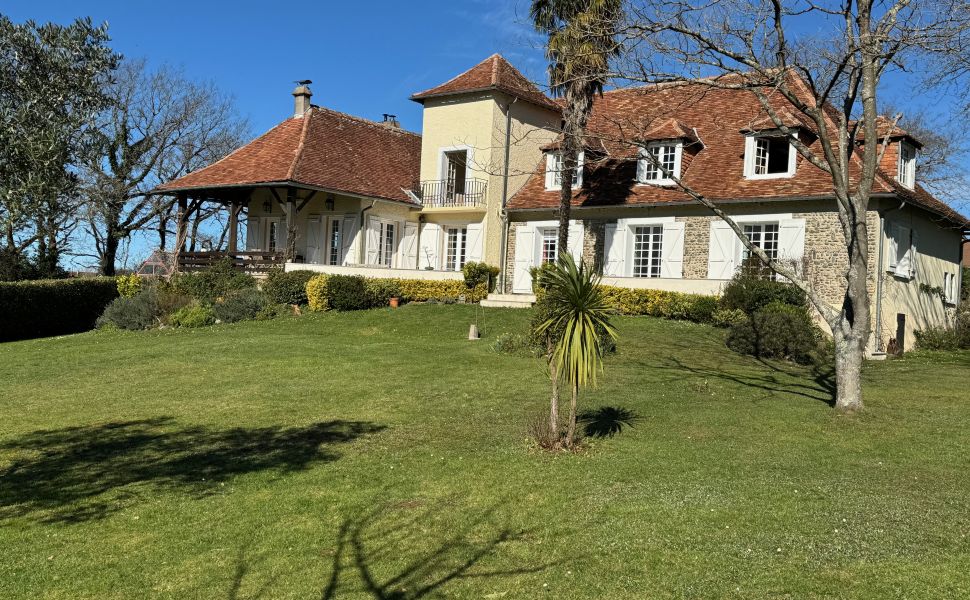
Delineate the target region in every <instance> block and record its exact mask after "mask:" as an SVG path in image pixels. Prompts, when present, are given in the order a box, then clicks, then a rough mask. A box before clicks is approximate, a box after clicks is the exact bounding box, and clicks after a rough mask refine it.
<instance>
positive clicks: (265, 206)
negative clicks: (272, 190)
mask: <svg viewBox="0 0 970 600" xmlns="http://www.w3.org/2000/svg"><path fill="white" fill-rule="evenodd" d="M272 209H273V204H272V203H271V202H270V201H269V200H266V201H264V202H263V212H264V213H268V212H270V211H271V210H272Z"/></svg>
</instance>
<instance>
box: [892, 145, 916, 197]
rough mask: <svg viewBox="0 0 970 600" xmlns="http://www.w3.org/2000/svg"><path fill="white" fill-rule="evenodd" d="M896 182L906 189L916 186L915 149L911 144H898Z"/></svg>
mask: <svg viewBox="0 0 970 600" xmlns="http://www.w3.org/2000/svg"><path fill="white" fill-rule="evenodd" d="M896 180H897V181H899V183H900V184H902V185H904V186H906V187H908V188H912V187H913V186H914V185H916V148H915V147H914V146H913V145H912V144H907V143H906V142H899V172H898V173H897V174H896Z"/></svg>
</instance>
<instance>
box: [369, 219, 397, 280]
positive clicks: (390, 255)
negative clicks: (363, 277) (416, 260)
mask: <svg viewBox="0 0 970 600" xmlns="http://www.w3.org/2000/svg"><path fill="white" fill-rule="evenodd" d="M377 223H378V225H377V264H376V265H375V266H378V267H384V268H388V269H393V268H395V267H396V264H395V263H396V262H397V250H398V244H399V243H400V241H401V238H400V230H401V224H400V223H399V222H398V221H393V220H390V219H378V220H377ZM388 226H390V227H393V228H394V229H393V230H392V235H391V245H390V248H388V247H387V243H386V242H387V228H388Z"/></svg>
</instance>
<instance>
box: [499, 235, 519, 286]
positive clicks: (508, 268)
mask: <svg viewBox="0 0 970 600" xmlns="http://www.w3.org/2000/svg"><path fill="white" fill-rule="evenodd" d="M515 226H516V223H509V231H508V236H507V237H506V238H505V248H506V251H505V273H504V274H503V279H502V292H503V293H505V294H511V293H512V278H513V277H514V276H515V275H514V274H515Z"/></svg>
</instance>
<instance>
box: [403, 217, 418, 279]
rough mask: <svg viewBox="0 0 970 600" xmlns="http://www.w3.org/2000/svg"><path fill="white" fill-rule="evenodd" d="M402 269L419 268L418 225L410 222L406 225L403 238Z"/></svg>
mask: <svg viewBox="0 0 970 600" xmlns="http://www.w3.org/2000/svg"><path fill="white" fill-rule="evenodd" d="M401 268H403V269H417V268H418V224H417V223H413V222H409V223H405V224H404V236H403V237H402V238H401Z"/></svg>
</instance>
